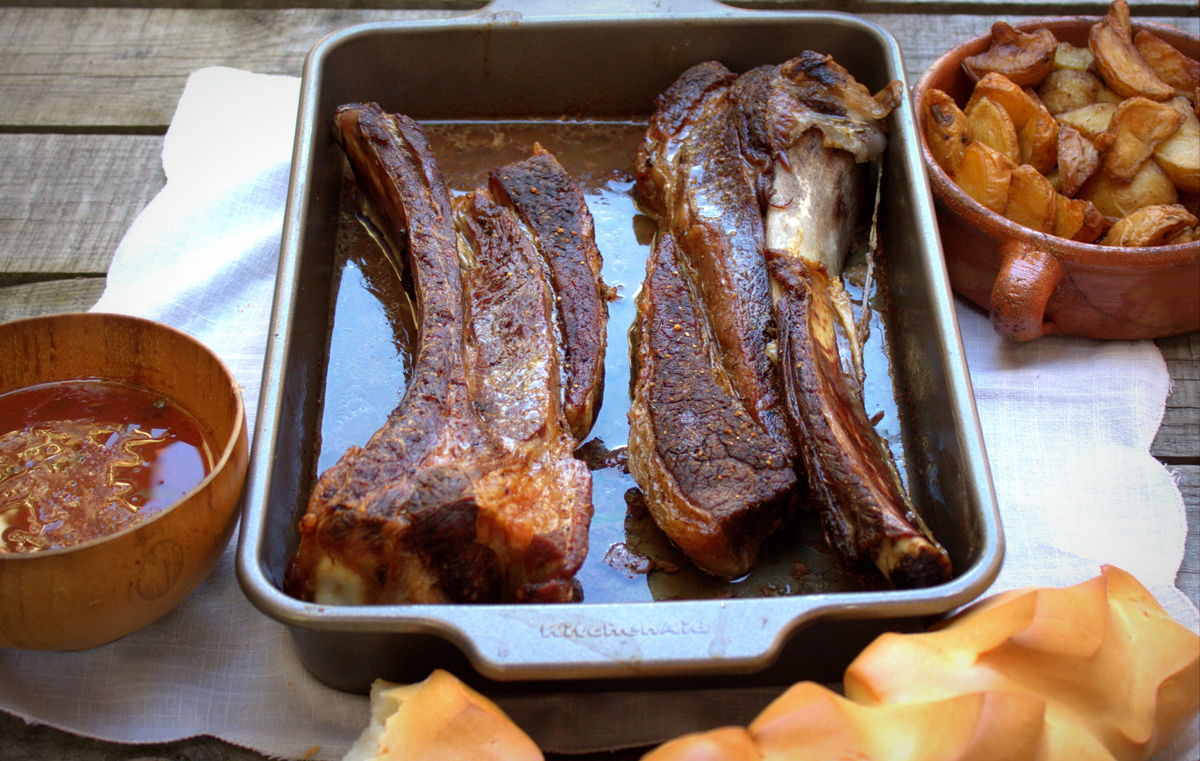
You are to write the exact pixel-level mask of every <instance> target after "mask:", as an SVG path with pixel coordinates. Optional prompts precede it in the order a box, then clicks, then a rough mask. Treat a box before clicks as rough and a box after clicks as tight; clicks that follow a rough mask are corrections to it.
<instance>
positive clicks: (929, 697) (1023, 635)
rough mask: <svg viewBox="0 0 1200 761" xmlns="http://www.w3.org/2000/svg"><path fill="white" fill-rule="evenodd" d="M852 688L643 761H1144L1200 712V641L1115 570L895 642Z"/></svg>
mask: <svg viewBox="0 0 1200 761" xmlns="http://www.w3.org/2000/svg"><path fill="white" fill-rule="evenodd" d="M844 687H845V697H843V696H841V695H839V694H837V693H836V692H834V691H832V690H829V689H827V688H825V687H823V686H821V685H818V684H814V683H812V682H801V683H799V684H796V685H794V686H793V687H791V688H790V689H789V690H787V691H786V692H785V693H784V694H783V695H781V696H780V697H779V698H777V699H776V700H775V701H774V702H772V703H771V704H770V705H768V706H767V707H766V708H765V709H763V711H762V713H760V714H759V715H758V717H756V718H755V719H754V721H753V722H751V723H750V726H749V727H748V728H746V729H745V730H743V729H741V728H738V727H724V728H721V729H716V730H712V731H710V732H704V733H697V734H694V735H688V736H685V737H681V738H678V739H676V740H673V741H671V742H669V743H666V744H664V745H662V746H660V747H658V748H656V749H655V750H653V751H651V752H650V753H649V754H647V755H646V756H644V757H643V761H784V760H786V761H828V759H843V758H844V759H851V758H852V759H855V760H856V761H1144V759H1147V758H1149V757H1150V756H1152V755H1154V754H1155V753H1157V752H1158V751H1159V750H1161V749H1163V748H1165V747H1166V746H1167V745H1168V744H1170V742H1171V741H1172V740H1173V739H1174V738H1175V737H1176V736H1178V734H1179V733H1180V732H1182V731H1183V729H1184V728H1185V727H1186V726H1187V724H1188V722H1190V721H1191V720H1192V719H1193V718H1194V717H1195V715H1196V713H1197V711H1200V637H1198V636H1197V635H1196V634H1195V633H1193V632H1191V631H1189V630H1188V629H1187V628H1185V627H1183V626H1181V625H1180V624H1178V623H1176V622H1175V621H1174V620H1173V619H1171V617H1170V616H1169V615H1168V614H1167V613H1166V611H1164V610H1163V609H1162V607H1161V606H1160V605H1159V604H1158V602H1157V601H1156V600H1155V599H1154V598H1153V596H1151V594H1150V593H1149V592H1148V591H1147V590H1146V589H1145V587H1143V586H1142V585H1141V584H1140V583H1138V581H1137V580H1136V579H1134V578H1133V577H1132V576H1130V575H1129V574H1128V573H1125V572H1124V571H1121V570H1119V569H1117V568H1114V567H1111V566H1105V567H1104V568H1103V569H1102V572H1101V574H1100V575H1099V576H1097V577H1096V578H1094V579H1092V580H1090V581H1087V582H1084V583H1082V584H1078V585H1076V586H1073V587H1068V588H1066V589H1048V588H1037V589H1024V590H1014V591H1011V592H1005V593H1002V594H999V595H995V596H993V597H990V598H988V599H986V600H983V601H982V602H980V603H978V604H976V605H975V606H972V607H971V608H968V609H967V610H965V611H963V612H962V613H960V614H959V615H957V616H955V617H953V618H951V619H949V620H948V621H946V622H944V623H943V624H942V625H941V626H939V627H937V628H936V629H935V630H932V631H929V632H926V633H923V634H884V635H882V636H880V637H879V638H877V639H876V640H875V641H874V642H873V643H872V644H871V645H869V646H868V647H867V648H866V650H864V651H863V652H862V653H861V654H860V655H859V656H858V658H856V659H855V660H854V662H853V663H851V664H850V667H849V668H848V669H847V670H846V674H845V680H844ZM739 733H741V734H739ZM731 738H732V739H734V740H737V741H739V742H740V741H741V740H746V741H747V742H744V743H741V744H737V743H736V742H735V743H733V744H731V742H730V741H731ZM735 746H736V748H737V749H736V751H735V750H733V748H734V747H735Z"/></svg>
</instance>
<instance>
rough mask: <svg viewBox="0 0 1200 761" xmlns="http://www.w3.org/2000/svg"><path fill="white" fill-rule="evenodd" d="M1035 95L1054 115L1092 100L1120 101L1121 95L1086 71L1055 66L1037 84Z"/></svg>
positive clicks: (1103, 101)
mask: <svg viewBox="0 0 1200 761" xmlns="http://www.w3.org/2000/svg"><path fill="white" fill-rule="evenodd" d="M1037 96H1038V98H1039V99H1040V100H1041V101H1042V105H1044V106H1045V107H1046V109H1047V110H1048V111H1049V112H1050V113H1052V114H1054V115H1055V116H1057V115H1059V114H1061V113H1064V112H1066V111H1071V110H1073V109H1076V108H1080V107H1082V106H1088V105H1091V104H1092V103H1120V102H1121V100H1122V98H1121V96H1120V95H1117V94H1116V93H1115V92H1113V91H1112V90H1110V89H1108V88H1107V87H1105V86H1104V83H1103V82H1101V81H1100V78H1099V77H1097V76H1096V75H1095V74H1092V73H1091V72H1090V71H1076V70H1075V69H1058V70H1057V71H1052V72H1050V73H1049V74H1047V75H1046V78H1045V79H1043V80H1042V83H1041V84H1040V85H1038V88H1037Z"/></svg>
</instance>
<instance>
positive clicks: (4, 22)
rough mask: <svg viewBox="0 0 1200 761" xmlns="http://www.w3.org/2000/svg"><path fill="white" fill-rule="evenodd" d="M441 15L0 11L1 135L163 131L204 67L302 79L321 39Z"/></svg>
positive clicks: (324, 11)
mask: <svg viewBox="0 0 1200 761" xmlns="http://www.w3.org/2000/svg"><path fill="white" fill-rule="evenodd" d="M448 15H454V14H453V13H450V12H442V11H422V12H406V13H400V12H397V11H378V10H367V11H344V10H336V9H302V10H293V9H288V10H274V11H258V10H191V9H158V8H78V9H76V8H2V9H0V103H4V104H5V113H4V115H3V116H2V117H0V123H2V125H3V126H4V127H5V128H6V130H7V131H10V132H11V131H14V130H16V129H22V128H23V129H36V130H38V131H66V132H71V131H80V130H81V129H84V128H96V127H105V128H110V129H113V130H120V129H129V128H136V127H142V128H145V127H160V128H161V127H165V125H167V124H168V123H169V122H170V119H171V115H172V114H173V113H174V111H175V104H176V102H177V101H178V100H179V95H180V94H181V93H182V92H183V86H184V84H185V83H186V81H187V77H188V75H189V74H190V73H191V72H193V71H195V70H196V69H199V68H203V67H205V66H231V67H237V68H241V69H245V70H248V71H255V72H258V73H262V74H287V75H293V76H298V75H299V74H300V73H301V68H302V65H303V62H304V57H305V55H307V54H308V51H309V50H310V49H311V48H312V46H313V45H314V44H315V43H316V42H317V41H318V40H320V39H321V38H322V37H323V36H325V35H326V34H329V33H330V32H333V31H336V30H338V29H342V28H344V27H348V26H351V25H353V24H358V23H364V22H368V21H380V20H385V19H395V18H417V17H438V16H448Z"/></svg>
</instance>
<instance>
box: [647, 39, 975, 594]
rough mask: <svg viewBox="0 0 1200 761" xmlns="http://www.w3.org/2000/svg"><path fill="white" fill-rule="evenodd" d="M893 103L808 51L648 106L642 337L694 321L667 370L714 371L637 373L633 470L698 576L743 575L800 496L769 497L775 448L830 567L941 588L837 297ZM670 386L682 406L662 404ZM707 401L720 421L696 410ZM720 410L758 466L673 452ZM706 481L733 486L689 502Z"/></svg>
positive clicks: (700, 451) (717, 76)
mask: <svg viewBox="0 0 1200 761" xmlns="http://www.w3.org/2000/svg"><path fill="white" fill-rule="evenodd" d="M899 88H900V83H898V82H893V83H892V84H891V85H889V86H888V87H886V88H884V90H882V91H881V92H880V93H879V94H877V95H876V96H874V97H872V96H871V94H870V92H869V91H868V90H867V89H866V88H865V87H863V86H862V85H861V84H859V83H858V82H856V81H855V80H854V78H853V77H852V76H850V74H849V73H848V72H846V70H845V69H843V68H841V67H840V66H838V65H837V64H836V63H834V62H833V61H832V59H830V58H829V57H828V56H824V55H820V54H817V53H812V52H805V53H803V54H801V55H800V56H799V57H798V58H796V59H793V60H792V61H789V62H787V63H785V64H783V65H781V66H764V67H760V68H757V69H754V70H752V71H750V72H747V73H745V74H743V75H741V76H740V77H738V76H734V75H733V74H732V73H730V72H728V70H726V69H725V68H724V67H723V66H721V65H720V64H718V63H712V62H710V63H705V64H700V65H698V66H696V67H693V68H692V69H690V70H689V71H687V72H685V73H684V74H683V75H682V76H681V77H680V78H679V79H678V80H677V81H676V83H675V84H674V85H672V87H671V88H669V89H668V90H667V91H666V92H664V93H663V95H662V96H660V98H659V100H658V102H657V104H656V105H657V109H658V110H657V112H656V113H655V115H654V117H653V118H652V119H651V122H650V125H649V128H648V129H647V136H646V142H645V144H644V146H643V148H642V150H641V152H640V153H639V159H638V167H637V169H638V189H639V191H640V193H641V195H642V198H643V200H644V202H645V204H646V207H647V210H648V211H650V212H651V213H653V214H655V215H656V216H657V217H658V223H659V239H658V241H657V243H656V252H655V257H654V263H653V264H652V265H651V266H650V267H648V271H647V278H646V281H645V284H644V286H643V292H642V296H641V298H642V300H643V303H642V304H641V305H639V306H640V308H639V320H640V325H639V326H638V329H639V332H640V337H641V341H643V342H647V341H654V340H661V337H662V336H663V335H664V334H667V335H669V334H668V333H667V331H668V330H673V329H675V328H676V327H677V326H675V325H672V326H669V327H668V326H666V325H664V324H661V323H660V322H659V321H657V320H656V316H657V315H659V314H665V313H668V312H669V311H671V309H675V310H677V311H682V312H690V313H695V314H696V315H698V317H699V319H697V320H696V324H695V325H688V326H687V327H686V328H684V329H686V330H691V331H694V333H695V335H697V336H699V337H701V340H697V341H696V342H695V343H693V344H690V345H678V346H677V347H676V348H677V349H678V350H679V351H678V353H676V354H675V355H674V357H675V358H676V359H677V360H678V362H680V363H681V365H680V366H682V367H686V366H688V365H689V364H696V363H697V362H707V367H706V372H700V371H696V372H692V373H678V372H672V370H671V368H670V367H669V365H668V363H669V362H670V361H673V360H668V359H667V358H666V357H656V358H655V361H650V362H644V363H640V364H639V367H638V378H637V381H636V383H635V398H634V401H633V405H632V407H631V412H630V421H631V431H630V443H629V464H630V471H631V472H632V473H633V475H634V477H635V478H636V479H637V480H638V483H639V484H640V485H641V486H642V488H643V490H644V491H645V493H646V497H647V507H648V509H649V511H650V512H651V514H652V515H653V516H654V518H655V520H656V522H657V523H658V524H659V525H660V526H661V527H662V528H663V530H664V531H665V532H666V533H667V534H668V535H669V536H671V538H672V540H673V541H675V542H676V543H677V544H678V545H679V546H680V548H681V549H682V550H683V551H684V552H685V553H687V554H689V555H693V553H696V554H695V555H694V556H693V558H692V559H693V560H694V561H695V562H696V563H697V565H698V566H700V567H701V568H703V569H705V570H708V571H709V572H710V573H714V574H721V575H728V576H733V575H737V574H739V573H744V572H745V571H746V570H748V568H749V566H750V565H751V564H752V563H753V562H754V559H755V555H756V553H757V551H758V548H759V546H760V545H761V544H762V542H763V541H764V540H765V538H766V536H767V535H768V534H769V533H771V532H773V531H775V530H776V529H777V528H778V527H779V526H781V525H782V524H783V522H785V521H786V519H787V516H788V514H789V512H790V506H791V503H790V502H789V497H791V496H792V495H794V494H795V493H796V491H797V490H798V489H801V488H803V483H801V484H799V485H798V484H795V483H785V482H783V481H781V480H779V478H778V473H777V471H776V470H775V468H776V460H775V459H773V458H771V457H769V456H768V457H764V456H762V454H763V452H765V451H766V449H765V448H764V447H765V445H766V442H768V441H773V442H774V443H775V444H776V445H777V446H778V447H779V449H781V450H782V451H783V452H786V453H787V455H788V457H789V458H790V459H789V460H788V464H789V465H791V464H792V462H793V461H794V460H797V459H798V460H799V462H798V463H796V467H797V472H800V473H802V474H803V475H804V476H806V480H807V482H808V486H809V489H810V491H811V493H812V496H813V497H814V498H815V502H816V503H817V507H818V509H819V511H820V514H821V519H822V524H823V526H824V528H825V535H826V539H827V540H828V542H829V544H830V546H831V547H832V548H833V549H834V551H835V552H836V553H838V555H839V556H840V557H841V558H843V559H844V560H845V561H847V562H848V563H850V564H873V565H875V566H876V567H877V568H878V569H879V570H880V571H881V572H882V573H883V575H884V576H885V577H886V578H887V579H888V580H889V581H890V582H891V583H892V584H893V585H895V586H897V587H914V586H929V585H933V584H937V583H940V582H942V581H945V580H947V579H949V578H950V575H951V566H950V560H949V556H948V555H947V554H946V552H945V550H944V549H943V548H942V547H941V546H940V545H939V544H938V543H937V542H936V541H935V540H934V539H933V537H932V535H931V534H930V532H929V530H928V528H927V527H926V526H925V525H924V523H923V522H922V520H921V518H920V516H918V515H917V514H916V512H915V511H914V510H913V509H912V506H911V504H910V503H909V500H908V496H907V494H906V493H905V491H904V488H903V485H902V483H901V481H900V478H899V474H898V472H897V469H896V466H895V463H894V461H893V459H892V457H891V454H890V452H889V450H888V447H887V445H886V443H885V442H884V441H883V439H882V438H881V437H880V435H879V434H878V432H876V431H875V429H874V426H873V425H872V424H871V421H870V419H869V418H868V416H867V414H866V411H865V408H864V406H863V393H862V377H863V376H862V369H861V368H862V361H861V356H860V352H861V348H860V341H859V337H858V336H857V331H856V327H855V324H854V319H853V310H852V306H851V304H850V302H849V299H848V297H847V296H846V295H845V293H844V291H843V290H842V288H841V282H840V277H841V270H842V266H843V263H844V259H845V257H846V255H847V253H848V249H849V247H850V244H851V240H852V237H853V234H854V232H855V228H856V226H857V223H858V220H859V210H860V208H861V207H862V205H863V194H864V193H865V187H864V182H863V176H864V173H863V168H862V164H863V162H866V161H870V160H872V159H874V158H875V157H877V156H878V155H879V154H880V153H882V151H883V149H884V147H885V146H886V138H885V135H884V131H883V125H882V121H881V120H882V119H883V118H884V117H885V116H887V114H888V113H890V111H891V110H892V109H893V108H894V107H895V106H896V105H897V104H898V103H899V102H900V97H901V93H900V89H899ZM672 243H674V244H675V245H672ZM676 250H677V251H678V255H679V262H678V266H676V267H673V268H672V270H671V272H672V274H673V275H678V276H679V277H680V278H681V279H682V282H681V283H679V284H674V287H670V288H667V287H664V285H663V283H664V282H665V279H664V277H663V275H662V274H661V273H659V272H658V271H657V270H656V269H655V267H656V266H657V267H660V268H661V267H662V266H663V264H664V262H666V261H668V258H667V257H668V256H669V255H670V254H672V253H673V252H675V251H676ZM669 300H674V301H675V302H676V303H675V304H668V303H667V302H668V301H669ZM683 325H684V322H683V321H681V322H680V323H679V326H683ZM839 332H840V334H841V336H842V338H843V339H844V343H845V344H846V347H847V349H848V353H849V354H850V357H848V358H843V357H842V356H841V353H840V351H839V348H838V344H839V342H838V335H839ZM709 336H711V338H712V340H711V341H709V340H708V338H707V337H709ZM638 356H639V358H641V357H644V356H646V354H645V352H644V351H643V350H641V349H639V353H638ZM847 360H848V361H847ZM756 363H757V364H756ZM717 379H723V380H718V382H716V383H712V382H711V381H713V380H717ZM664 382H667V383H671V382H675V383H677V384H679V385H680V389H679V390H678V392H675V393H671V394H669V395H666V396H665V398H664V394H663V391H662V389H661V388H660V387H659V384H661V383H664ZM706 383H708V384H709V385H710V387H711V388H708V389H707V390H705V389H704V384H706ZM718 387H720V393H723V396H721V397H720V401H719V402H717V403H715V404H713V403H711V402H708V403H707V405H708V406H707V407H706V406H705V404H706V403H705V402H700V401H697V400H698V399H699V398H701V397H707V396H711V395H712V394H713V393H718V392H717V391H716V389H717V388H718ZM701 392H702V393H701ZM689 406H690V409H689ZM656 407H657V409H656ZM718 407H723V408H724V409H725V410H732V411H734V413H735V414H737V413H742V412H744V413H745V414H747V415H748V416H750V417H752V418H753V419H754V421H755V422H756V423H758V425H759V426H761V430H757V431H754V430H752V431H749V432H741V431H739V433H737V434H734V428H733V427H732V426H728V427H726V429H725V433H726V435H727V437H728V436H732V437H733V438H732V439H728V440H731V441H732V440H736V441H737V442H738V443H739V445H740V443H741V442H742V438H740V437H743V436H744V437H746V438H747V440H749V441H751V442H755V443H757V445H758V447H759V449H757V450H755V451H754V454H753V456H749V455H747V454H745V453H744V452H743V453H742V454H740V455H735V456H734V457H733V458H732V460H734V461H735V463H730V464H725V463H723V462H722V460H723V459H724V460H729V459H731V458H729V457H728V454H727V453H726V452H722V453H721V456H720V457H714V454H713V453H714V451H716V450H713V449H705V448H700V447H698V448H696V449H694V450H691V451H689V452H683V453H681V452H679V451H678V448H677V447H676V448H673V447H674V442H672V441H671V436H672V433H671V431H672V425H673V421H675V420H678V419H681V418H682V417H684V416H690V419H692V420H696V421H701V420H703V417H704V416H705V415H712V414H713V412H712V410H715V409H717V408H718ZM726 414H728V413H726ZM780 414H781V416H782V417H783V419H784V420H786V432H785V433H784V434H783V435H781V434H780V433H779V429H778V426H777V425H776V424H775V420H776V418H775V417H774V416H775V415H780ZM754 434H757V435H754ZM763 434H765V435H763ZM797 455H798V457H797ZM701 465H703V466H706V467H708V468H709V469H711V470H713V472H716V473H717V477H718V483H719V482H723V481H724V480H725V479H733V483H734V484H735V486H733V487H731V486H729V485H728V484H725V485H723V486H722V488H695V486H694V485H695V484H697V483H699V481H698V479H696V477H695V473H696V472H698V469H699V466H701ZM730 465H735V466H734V467H730ZM800 465H802V466H803V468H802V470H801V469H800ZM709 482H710V483H711V482H712V481H711V479H709ZM768 485H771V486H773V487H774V488H765V487H767V486H768ZM781 506H782V507H781ZM735 516H736V517H735ZM718 518H719V519H718ZM698 535H699V537H702V538H698ZM697 547H699V548H701V549H700V550H696V549H690V548H697Z"/></svg>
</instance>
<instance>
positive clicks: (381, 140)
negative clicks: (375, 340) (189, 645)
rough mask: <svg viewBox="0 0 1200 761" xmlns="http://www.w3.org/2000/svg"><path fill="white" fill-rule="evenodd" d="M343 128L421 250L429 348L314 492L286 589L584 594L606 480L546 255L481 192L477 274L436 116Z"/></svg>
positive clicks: (479, 595) (387, 214) (349, 595)
mask: <svg viewBox="0 0 1200 761" xmlns="http://www.w3.org/2000/svg"><path fill="white" fill-rule="evenodd" d="M335 134H336V135H337V136H338V139H339V142H340V143H341V144H342V146H343V149H344V150H345V152H346V154H347V156H348V157H349V158H350V161H351V166H352V167H353V168H354V171H355V176H356V178H357V180H358V183H359V185H360V187H361V188H363V189H364V190H365V191H366V193H367V194H368V196H369V197H370V198H371V200H372V202H373V204H374V205H375V206H376V208H377V210H378V211H379V212H380V213H381V214H382V215H383V217H384V218H385V219H386V220H387V222H388V227H389V230H388V231H387V232H388V234H389V235H390V236H391V237H392V239H393V240H394V241H396V242H397V243H399V244H400V246H401V248H402V249H403V250H404V251H406V253H407V257H408V264H409V267H410V268H411V271H412V273H413V281H414V282H415V284H416V302H417V313H418V315H417V328H418V335H419V345H418V348H417V356H416V359H415V361H414V369H413V373H412V380H411V382H410V384H409V386H408V389H407V390H406V392H405V395H404V397H403V399H402V400H401V401H400V404H399V405H398V406H397V408H396V409H395V410H394V411H393V412H392V413H391V415H390V416H389V418H388V421H387V422H386V423H385V425H384V426H383V427H382V428H381V429H380V430H379V431H378V432H377V433H376V434H375V435H374V436H373V437H372V438H371V440H370V441H369V442H368V443H367V444H366V445H365V446H364V447H362V448H358V447H351V448H350V449H349V450H348V451H347V452H346V454H345V455H344V456H343V457H342V459H341V460H340V461H339V462H338V463H337V464H335V465H334V466H333V467H331V468H330V469H329V470H328V471H326V472H325V473H324V474H322V476H321V477H320V479H319V480H318V482H317V484H316V486H315V488H314V489H313V493H312V496H311V498H310V501H309V506H308V510H307V513H306V514H305V516H304V517H303V518H302V520H301V522H300V547H299V549H298V551H297V553H296V556H295V557H294V558H293V560H292V563H291V564H290V565H289V569H288V574H287V579H286V581H285V588H286V589H287V591H288V592H289V593H290V594H293V595H295V596H297V597H300V598H302V599H305V600H311V601H315V602H321V603H424V602H447V601H453V602H498V601H521V600H544V601H555V600H568V599H571V598H572V597H573V595H574V585H573V578H574V574H575V572H576V571H577V570H578V568H579V565H580V564H581V563H582V561H583V557H584V556H585V555H586V548H587V539H586V532H587V527H588V523H589V521H590V518H591V497H590V495H591V481H590V474H589V473H588V472H587V469H586V467H584V466H583V465H582V464H581V463H578V462H577V461H576V460H574V458H572V457H571V451H572V450H573V449H574V446H575V443H576V442H575V441H574V439H573V437H571V436H570V434H569V432H567V429H566V425H565V418H564V416H563V414H562V408H561V400H560V388H559V383H560V381H559V370H558V362H557V359H558V354H557V351H558V350H557V345H556V344H557V340H558V338H557V336H558V328H557V326H556V325H555V323H554V319H553V311H554V307H553V304H554V300H553V293H552V290H551V289H550V287H549V285H548V283H547V282H546V281H545V278H544V277H543V274H544V273H543V270H542V268H541V265H540V255H539V254H538V253H537V251H536V250H535V249H534V248H533V246H532V245H531V242H530V241H529V240H528V239H527V238H524V237H523V235H522V233H521V226H520V223H519V221H518V220H517V219H516V216H515V215H514V214H513V213H512V212H511V211H510V210H507V209H503V208H501V207H499V206H497V205H495V204H494V203H492V202H491V201H490V199H488V198H487V197H486V196H485V195H483V194H476V196H474V197H471V198H469V199H468V200H467V202H465V203H463V204H462V205H461V207H460V209H459V212H460V214H459V225H460V227H461V229H462V230H463V232H464V237H463V247H462V253H463V255H464V257H465V258H467V259H468V260H470V261H469V262H468V264H469V266H467V267H466V271H465V273H464V272H463V271H462V270H460V264H459V241H458V240H457V238H456V235H455V227H454V225H455V215H454V212H453V211H452V209H451V205H450V200H449V195H448V193H447V191H446V188H445V185H444V183H443V182H442V180H441V178H440V174H439V172H438V169H437V165H436V162H435V161H434V159H433V157H432V156H431V155H430V153H429V148H428V145H427V143H426V142H425V138H424V134H423V133H422V131H421V129H420V127H419V126H418V125H417V124H416V123H415V122H412V121H411V120H409V119H407V118H406V117H403V116H393V115H386V114H384V113H383V112H382V111H381V110H380V109H379V107H378V106H376V105H374V104H369V105H358V104H353V105H350V106H344V107H342V108H341V109H340V110H339V112H338V114H337V117H336V122H335ZM514 275H515V276H514ZM499 334H503V335H505V336H506V340H504V341H499V340H495V336H496V335H499Z"/></svg>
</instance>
